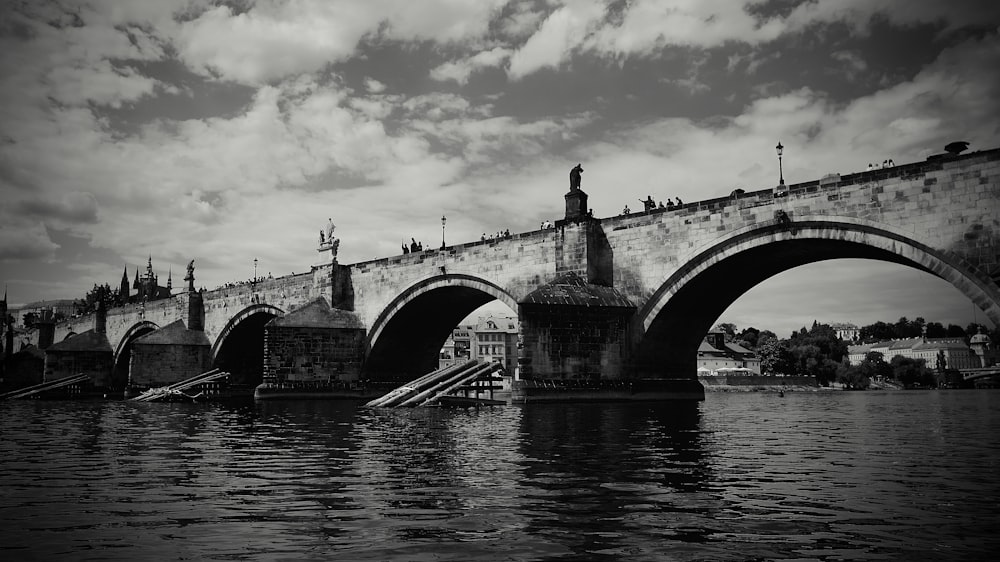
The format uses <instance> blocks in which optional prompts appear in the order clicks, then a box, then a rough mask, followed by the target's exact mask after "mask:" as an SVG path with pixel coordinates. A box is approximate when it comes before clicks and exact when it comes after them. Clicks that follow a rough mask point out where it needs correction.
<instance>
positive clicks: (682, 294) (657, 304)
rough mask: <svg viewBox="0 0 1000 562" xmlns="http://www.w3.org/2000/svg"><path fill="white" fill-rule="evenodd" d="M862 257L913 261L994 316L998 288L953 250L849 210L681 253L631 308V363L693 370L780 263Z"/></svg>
mask: <svg viewBox="0 0 1000 562" xmlns="http://www.w3.org/2000/svg"><path fill="white" fill-rule="evenodd" d="M839 258H862V259H872V260H879V261H886V262H891V263H896V264H900V265H905V266H909V267H913V268H915V269H918V270H921V271H924V272H927V273H930V274H932V275H935V276H937V277H940V278H942V279H944V280H945V281H947V282H949V283H951V284H952V285H953V286H954V287H955V288H956V289H958V290H959V291H960V292H962V293H963V294H964V295H966V296H967V297H969V299H970V300H972V301H973V302H974V303H976V305H978V306H979V307H980V308H981V309H983V311H984V312H986V314H987V315H988V316H989V317H990V318H991V319H992V320H993V322H995V323H996V322H998V321H1000V288H998V287H997V284H996V283H995V282H994V281H993V280H992V279H990V278H989V276H987V275H985V274H983V273H982V272H980V271H978V270H976V269H975V268H974V267H972V266H971V265H970V264H968V263H967V262H965V261H964V260H962V259H961V258H960V257H959V256H957V255H955V254H952V253H950V252H946V251H941V250H937V249H934V248H932V247H931V246H929V245H927V244H924V243H922V242H920V241H918V240H916V239H915V237H914V235H913V233H908V232H905V231H902V230H899V229H895V228H893V227H891V226H887V225H880V224H876V223H873V222H870V221H865V220H863V219H855V218H852V217H829V216H825V217H819V216H803V217H799V218H798V219H797V220H795V221H794V222H792V223H780V222H779V221H772V222H769V223H763V224H757V225H752V226H748V227H745V228H743V229H740V230H737V231H734V232H732V233H730V235H728V236H726V237H725V238H722V239H720V240H716V241H714V242H712V243H710V244H709V245H707V246H706V247H702V248H701V249H699V250H696V251H695V252H693V253H692V254H691V255H689V256H687V257H686V258H685V259H683V260H681V263H683V264H684V265H683V266H682V267H681V268H679V269H678V270H677V271H676V272H674V273H673V274H672V275H671V276H670V277H669V278H667V279H666V280H665V281H664V282H663V284H661V286H660V288H659V289H658V290H656V291H655V292H654V293H653V294H652V295H651V297H650V298H649V299H648V300H647V301H646V303H645V304H644V305H643V307H642V308H641V309H640V310H639V311H638V313H637V314H636V317H635V320H634V322H633V326H632V329H633V333H634V334H636V337H635V338H634V340H633V341H634V349H635V351H634V355H633V366H634V368H635V370H636V371H637V372H638V373H639V374H640V376H656V377H669V378H694V377H695V376H696V375H695V370H696V363H697V350H698V346H699V344H700V343H701V341H702V339H703V338H704V335H705V333H706V332H707V331H708V330H709V329H710V328H711V325H712V323H713V322H715V321H716V320H717V319H718V317H719V316H720V315H721V314H722V313H723V312H724V311H725V310H726V309H727V308H728V307H729V306H730V305H731V304H732V303H733V302H735V301H736V300H737V299H738V298H739V297H740V296H742V295H743V294H744V293H746V292H747V291H749V290H750V289H751V288H752V287H754V286H755V285H757V284H759V283H761V282H762V281H764V280H766V279H768V278H770V277H772V276H774V275H777V274H778V273H781V272H783V271H787V270H789V269H792V268H795V267H798V266H801V265H806V264H809V263H815V262H819V261H825V260H830V259H839Z"/></svg>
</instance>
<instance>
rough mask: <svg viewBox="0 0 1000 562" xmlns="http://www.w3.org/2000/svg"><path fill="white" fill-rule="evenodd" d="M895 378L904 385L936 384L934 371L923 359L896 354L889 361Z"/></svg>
mask: <svg viewBox="0 0 1000 562" xmlns="http://www.w3.org/2000/svg"><path fill="white" fill-rule="evenodd" d="M889 365H890V366H891V367H892V372H893V375H894V376H895V378H896V380H898V381H899V382H901V383H903V384H905V385H915V384H919V385H923V386H937V384H936V381H935V379H934V372H933V371H931V370H930V369H928V368H927V361H925V360H924V359H911V358H909V357H903V356H901V355H897V356H895V357H893V358H892V360H891V361H889Z"/></svg>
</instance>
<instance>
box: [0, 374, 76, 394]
mask: <svg viewBox="0 0 1000 562" xmlns="http://www.w3.org/2000/svg"><path fill="white" fill-rule="evenodd" d="M87 380H90V375H88V374H86V373H79V374H76V375H70V376H68V377H63V378H61V379H57V380H54V381H48V382H43V383H41V384H36V385H33V386H26V387H24V388H19V389H17V390H12V391H10V392H5V393H4V394H0V400H17V399H19V398H28V397H30V396H34V395H36V394H40V393H42V392H48V391H50V390H55V389H57V388H64V387H67V386H69V385H71V384H78V383H81V382H84V381H87Z"/></svg>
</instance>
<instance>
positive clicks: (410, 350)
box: [54, 149, 1000, 381]
mask: <svg viewBox="0 0 1000 562" xmlns="http://www.w3.org/2000/svg"><path fill="white" fill-rule="evenodd" d="M602 187H605V186H602ZM565 199H566V217H565V218H564V219H563V220H560V221H558V222H557V223H556V225H555V228H549V229H544V230H537V231H532V232H525V233H520V234H513V235H511V236H510V237H508V238H504V239H498V240H489V241H482V242H473V243H468V244H461V245H455V246H448V247H446V248H444V249H440V250H439V249H434V250H426V251H423V252H415V253H410V254H404V255H399V256H394V257H389V258H383V259H379V260H374V261H367V262H362V263H356V264H351V265H344V264H339V263H337V262H336V259H335V256H333V255H330V254H332V252H324V253H323V254H321V255H323V256H325V257H324V258H323V259H322V262H323V263H321V264H319V265H316V266H313V267H312V270H311V271H310V272H309V273H305V274H297V275H290V276H286V277H281V278H276V279H268V280H265V281H262V282H260V283H256V284H246V285H240V286H235V287H230V288H220V289H216V290H213V291H208V292H203V293H200V294H199V293H194V292H186V293H184V294H181V295H179V296H176V297H173V298H171V299H167V300H162V301H156V302H150V303H147V304H145V305H143V306H129V307H125V308H116V309H113V310H110V311H108V313H107V321H106V327H105V328H104V329H105V333H106V336H107V340H108V344H109V345H110V347H111V350H112V352H113V364H114V372H115V373H116V375H115V378H117V379H121V378H122V377H125V376H127V373H128V371H129V368H130V363H135V361H133V360H130V357H131V348H132V346H133V342H137V341H139V342H141V341H143V340H142V337H143V336H145V335H147V334H150V333H156V331H158V330H160V329H162V328H164V327H166V326H168V325H170V324H171V323H174V322H176V321H178V320H181V321H182V322H183V323H185V324H186V325H187V327H188V328H190V327H191V326H192V325H194V326H195V327H196V328H197V327H198V326H197V324H198V322H199V321H198V319H195V318H193V317H192V316H191V315H192V314H194V315H195V316H197V315H199V314H200V315H201V324H202V329H203V331H204V335H205V338H206V339H207V342H208V345H209V346H210V352H209V353H208V355H207V358H204V359H203V360H202V362H203V363H210V365H202V366H203V367H211V366H221V367H224V368H225V367H228V368H231V369H237V370H238V369H244V370H247V371H250V372H255V373H262V374H263V376H264V378H265V380H266V379H268V377H269V376H270V377H271V380H276V379H275V377H277V379H281V376H282V375H281V374H280V371H281V368H279V367H280V366H279V365H278V364H277V363H276V362H274V361H270V360H269V359H267V356H269V354H270V355H273V356H279V355H280V356H281V357H283V359H281V361H285V363H284V367H283V368H284V371H283V372H285V373H287V372H289V371H288V369H293V370H294V369H295V368H298V367H296V366H295V365H298V366H299V367H301V366H302V365H304V364H309V365H311V366H312V368H313V371H314V372H313V374H314V375H317V374H318V375H319V376H325V377H327V378H331V377H332V378H334V379H338V378H339V379H344V380H346V379H354V378H359V377H360V378H373V379H378V378H384V379H393V380H395V379H400V378H404V377H406V376H410V375H412V374H415V373H418V372H426V371H427V370H428V369H430V368H433V367H434V366H435V365H436V363H437V354H438V350H439V349H440V348H441V345H442V344H443V342H444V341H445V340H446V339H447V337H448V335H449V334H450V332H451V330H452V328H454V326H455V325H456V324H458V323H459V322H460V321H461V320H462V319H463V318H464V317H465V316H467V315H468V314H469V313H471V312H472V311H474V310H475V309H476V308H477V307H479V306H481V305H483V304H485V303H487V302H490V301H492V300H494V299H496V300H500V301H502V302H504V303H505V304H507V305H508V306H510V307H511V309H513V310H515V311H517V313H518V316H519V319H520V323H521V334H520V337H521V344H522V345H521V349H520V351H519V364H520V368H521V377H522V378H526V379H532V378H534V379H588V380H593V379H649V378H654V379H669V380H674V379H683V380H686V381H692V380H695V361H696V355H697V348H698V344H699V342H700V341H701V340H702V338H703V336H704V334H705V333H706V331H707V330H708V329H709V328H710V327H711V326H712V324H713V323H714V322H715V321H716V320H717V319H718V317H719V316H720V315H721V314H722V312H723V311H724V310H725V309H726V308H727V307H728V306H729V305H731V304H732V303H733V302H734V301H735V300H736V299H738V298H739V297H740V296H741V295H742V294H744V293H745V292H746V291H748V290H749V289H750V288H751V287H753V286H754V285H756V284H758V283H760V282H761V281H764V280H765V279H767V278H769V277H771V276H773V275H776V274H778V273H781V272H782V271H785V270H788V269H791V268H794V267H797V266H800V265H804V264H808V263H811V262H816V261H820V260H828V259H836V258H869V259H875V260H883V261H888V262H893V263H898V264H903V265H907V266H911V267H914V268H917V269H920V270H922V271H926V272H928V273H931V274H933V275H936V276H938V277H940V278H942V279H945V280H946V281H948V282H950V283H951V284H952V285H953V286H955V287H956V288H957V289H958V290H959V291H961V292H962V293H963V294H965V295H966V296H968V297H969V299H970V300H972V301H973V302H974V303H975V304H976V305H977V306H978V307H979V308H980V309H982V310H983V311H984V313H985V314H986V315H987V316H988V317H989V318H990V319H991V320H992V321H993V322H994V323H995V324H998V325H1000V287H998V281H1000V149H994V150H988V151H982V152H976V153H971V154H968V155H964V156H951V155H940V156H938V157H932V158H930V159H928V160H927V161H923V162H916V163H912V164H906V165H900V166H896V167H893V168H888V169H878V170H873V171H867V172H861V173H856V174H851V175H847V176H837V175H831V176H826V177H824V178H823V179H822V180H817V181H811V182H806V183H801V184H795V185H789V186H787V188H786V187H785V186H779V187H778V188H774V189H766V190H762V191H756V192H750V193H741V194H739V195H738V196H733V197H726V198H719V199H713V200H708V201H700V202H696V203H688V204H685V205H683V206H682V207H680V208H675V209H673V210H663V209H657V210H651V211H646V212H636V213H632V214H629V215H623V216H616V217H609V218H594V217H590V216H588V214H587V212H586V210H587V195H586V194H585V193H584V192H583V191H581V190H579V189H575V190H571V191H570V192H569V193H567V194H566V195H565ZM195 257H196V256H195ZM321 297H322V299H321V301H320V300H318V299H320V298H321ZM199 301H200V302H199ZM317 303H319V304H317ZM193 305H195V306H193ZM331 305H332V307H333V309H329V308H328V307H329V306H331ZM310 306H312V307H316V306H319V307H320V308H323V307H327V308H323V309H322V310H318V311H316V312H315V313H313V315H312V316H308V315H307V316H308V317H303V319H302V320H300V321H298V323H297V324H296V322H294V321H293V320H292V318H291V316H292V315H291V313H292V312H293V311H296V310H303V309H305V308H308V307H310ZM199 307H200V308H199ZM193 310H194V312H192V311H193ZM338 313H342V314H341V315H340V316H339V317H338V316H337V314H338ZM303 314H304V313H303ZM317 315H318V316H317ZM344 315H347V316H349V317H350V321H346V320H345V319H344V318H345V316H344ZM285 317H288V318H289V320H288V322H286V324H288V325H294V326H298V327H299V328H303V329H304V328H310V329H328V330H333V331H337V330H345V329H353V330H355V331H358V333H359V334H361V335H360V339H361V340H362V341H361V342H360V343H358V345H357V347H356V348H353V347H352V348H351V349H346V350H345V349H341V350H340V352H332V351H330V350H329V349H326V350H325V351H320V348H321V347H322V345H321V344H317V343H315V342H313V343H311V344H310V343H303V342H298V343H296V344H295V345H297V346H298V347H296V349H298V350H299V351H297V352H295V353H297V354H298V357H297V358H296V359H295V360H294V361H291V360H290V359H289V357H288V354H287V353H284V352H281V353H278V352H277V351H275V350H274V349H272V348H273V346H274V345H278V344H275V343H274V342H275V341H277V340H278V339H280V338H275V337H272V336H269V337H271V340H269V342H270V343H265V333H269V328H266V325H267V324H268V322H270V321H272V320H274V319H275V318H285ZM324 319H325V320H324ZM324 322H325V324H324ZM345 322H346V323H345ZM93 325H94V321H93V320H92V319H90V318H79V319H73V320H70V321H67V322H63V323H60V324H58V325H57V326H56V328H55V333H54V339H55V341H57V342H59V341H61V340H63V339H65V338H67V337H68V336H71V335H73V334H79V333H83V332H84V331H86V330H90V329H91V328H92V327H93ZM272 325H275V323H272ZM302 333H303V334H305V332H302ZM331 333H332V332H331ZM315 335H316V334H314V333H312V332H310V333H309V335H308V337H307V336H306V335H302V336H301V338H306V339H308V338H311V337H314V336H315ZM296 337H299V336H294V337H293V338H292V339H295V338H296ZM322 337H325V336H320V339H322ZM301 338H300V339H301ZM272 340H273V341H272ZM309 341H312V340H309ZM338 341H342V340H338ZM343 341H346V340H343ZM286 344H287V345H291V344H289V343H288V342H287V341H286V342H285V343H284V344H281V345H286ZM337 345H341V344H337ZM344 345H348V347H351V345H354V344H344ZM303 346H304V347H303ZM310 346H311V347H310ZM317 346H319V347H317ZM293 347H294V346H293ZM342 347H343V346H342ZM286 351H287V350H286ZM324 353H325V354H327V355H330V354H331V353H332V354H333V355H337V356H338V359H337V360H336V361H334V360H332V359H331V360H329V361H326V364H327V365H328V366H329V365H332V364H333V363H337V366H336V367H329V369H327V372H326V374H325V375H324V374H323V373H317V372H315V367H316V365H321V364H324V360H323V357H319V358H318V359H317V357H315V356H316V355H323V354H324ZM338 353H339V355H338ZM293 354H294V353H293ZM306 357H312V358H311V359H304V358H306ZM345 357H348V359H345ZM327 359H330V357H327ZM269 361H270V362H269ZM293 363H294V365H292V364H293ZM290 365H292V366H290ZM131 368H132V369H133V370H134V369H135V365H132V366H131ZM320 370H322V369H320ZM257 376H260V375H257Z"/></svg>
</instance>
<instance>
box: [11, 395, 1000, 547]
mask: <svg viewBox="0 0 1000 562" xmlns="http://www.w3.org/2000/svg"><path fill="white" fill-rule="evenodd" d="M0 431H2V438H0V559H3V560H330V559H340V560H407V561H409V560H463V561H464V560H620V559H628V560H630V561H631V560H658V561H659V560H771V559H794V560H976V559H990V558H991V556H992V554H993V553H994V552H997V551H998V550H1000V506H998V500H1000V447H998V440H1000V391H990V390H977V391H960V390H954V391H905V392H802V393H788V394H786V395H785V396H784V397H780V396H778V395H777V394H773V393H710V394H708V396H707V397H706V400H705V401H704V402H701V403H694V404H691V403H689V404H648V403H631V404H612V403H600V404H597V403H592V404H528V405H525V406H507V407H492V408H484V409H478V410H477V409H468V410H466V409H406V410H367V409H364V408H362V407H360V406H359V404H357V403H354V402H266V403H258V404H241V405H219V404H207V405H206V404H136V403H128V402H45V401H16V402H4V403H0Z"/></svg>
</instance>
